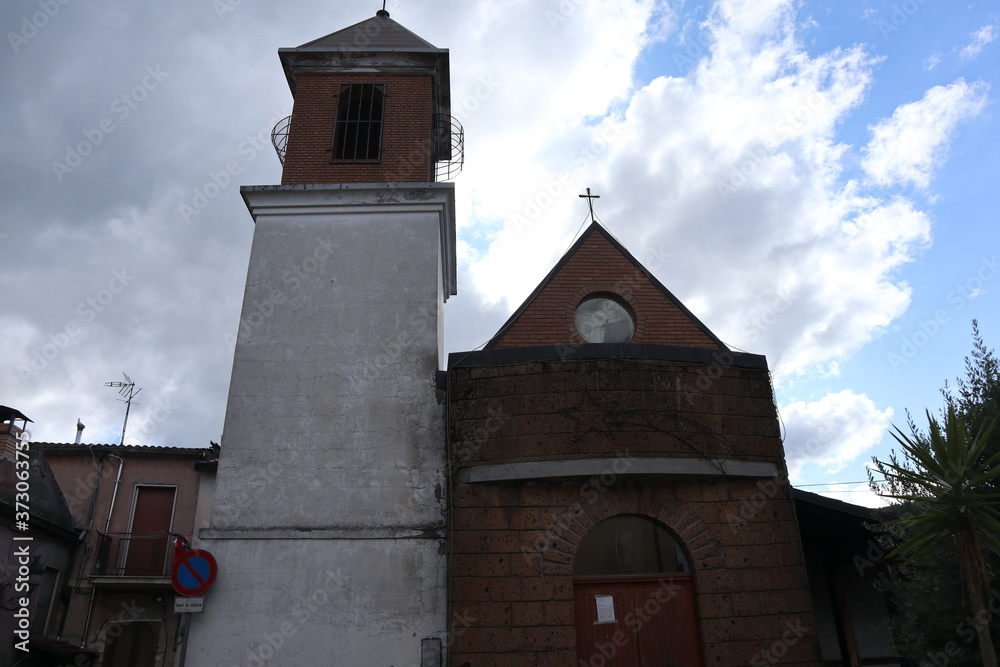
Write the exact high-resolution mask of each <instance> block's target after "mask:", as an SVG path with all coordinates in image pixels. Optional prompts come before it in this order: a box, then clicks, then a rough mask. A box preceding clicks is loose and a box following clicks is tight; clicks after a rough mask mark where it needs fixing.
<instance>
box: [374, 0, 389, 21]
mask: <svg viewBox="0 0 1000 667" xmlns="http://www.w3.org/2000/svg"><path fill="white" fill-rule="evenodd" d="M375 16H382V17H385V18H389V12H387V11H386V10H385V0H382V9H380V10H378V11H377V12H375Z"/></svg>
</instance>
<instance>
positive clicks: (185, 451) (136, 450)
mask: <svg viewBox="0 0 1000 667" xmlns="http://www.w3.org/2000/svg"><path fill="white" fill-rule="evenodd" d="M31 447H32V448H42V449H44V450H45V451H47V452H73V451H80V452H83V451H88V450H94V449H98V450H102V451H118V452H125V453H129V454H173V455H181V456H183V455H191V456H204V455H205V454H206V452H210V451H211V449H210V448H208V447H163V446H157V445H110V444H108V445H102V444H88V443H81V444H79V445H77V444H75V443H68V442H32V443H31Z"/></svg>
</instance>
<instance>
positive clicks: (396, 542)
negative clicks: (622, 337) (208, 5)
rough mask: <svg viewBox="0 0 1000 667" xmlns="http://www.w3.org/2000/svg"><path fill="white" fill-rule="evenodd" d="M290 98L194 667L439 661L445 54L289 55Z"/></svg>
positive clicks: (390, 34)
mask: <svg viewBox="0 0 1000 667" xmlns="http://www.w3.org/2000/svg"><path fill="white" fill-rule="evenodd" d="M278 54H279V57H280V59H281V64H282V67H283V68H284V72H285V75H286V78H287V80H288V84H289V87H290V89H291V92H292V95H293V97H294V105H293V111H292V115H291V116H290V117H289V118H286V119H284V120H283V121H281V122H279V123H278V125H277V126H276V127H275V130H274V132H273V134H272V138H273V140H274V144H275V148H276V149H277V151H278V156H279V158H280V159H281V162H282V165H283V172H282V178H281V184H280V185H264V186H244V187H242V188H241V194H242V196H243V199H244V201H245V202H246V205H247V208H248V209H249V211H250V215H251V216H252V218H253V220H254V224H255V228H254V239H253V246H252V250H251V256H250V262H249V268H248V272H247V283H246V291H245V294H244V300H243V311H242V315H241V318H240V324H239V334H238V336H237V342H236V351H235V355H234V361H233V372H232V380H231V383H230V389H229V401H228V406H227V410H226V419H225V430H224V432H223V436H222V448H221V456H220V461H219V474H218V486H217V489H216V494H215V499H214V504H213V510H212V518H211V525H210V526H209V527H208V528H205V529H202V531H201V532H200V535H199V537H200V538H201V547H202V548H204V549H208V550H209V551H211V552H212V553H213V554H214V555H215V557H216V560H217V562H218V564H219V576H218V579H217V581H216V583H215V584H214V586H213V588H212V589H211V590H210V591H208V593H207V594H206V600H205V611H204V613H203V614H200V615H197V617H195V618H192V623H191V635H190V646H189V649H188V652H189V655H190V657H191V664H196V665H230V664H240V665H244V664H251V665H255V664H262V665H263V664H266V665H288V666H293V665H295V666H298V665H320V664H322V665H327V664H330V665H333V664H336V665H361V664H365V665H397V666H401V665H412V664H418V665H421V666H422V667H423V666H425V665H426V666H430V665H434V666H435V667H436V666H438V665H440V664H441V660H442V651H443V643H444V638H445V633H446V630H447V623H446V613H447V595H446V590H447V577H446V569H445V568H446V560H445V559H446V556H445V550H444V536H445V535H444V527H445V521H444V513H445V500H446V499H445V490H446V488H447V483H446V474H445V465H446V454H445V442H446V439H445V415H444V408H443V406H442V405H441V404H440V398H441V397H440V396H438V392H439V390H437V389H436V388H435V386H434V381H435V376H436V373H437V371H438V369H439V368H440V367H441V361H442V354H443V352H442V340H441V333H440V332H441V325H442V309H443V304H444V301H445V300H446V299H447V298H448V296H449V295H452V294H455V291H456V285H455V194H454V186H453V185H452V184H451V183H447V182H444V181H446V180H447V179H448V178H450V177H451V176H453V175H454V174H455V173H456V172H457V169H458V168H460V167H461V162H462V134H461V128H460V126H458V124H457V123H455V122H454V121H453V120H452V119H451V117H450V91H449V63H448V51H447V50H446V49H439V48H437V47H435V46H433V45H431V44H430V43H429V42H427V41H425V40H424V39H422V38H420V37H418V36H417V35H415V34H413V33H412V32H410V31H409V30H407V29H406V28H404V27H403V26H401V25H400V24H399V23H397V22H395V21H394V20H392V19H391V18H390V17H389V15H388V12H385V11H384V10H383V11H380V12H378V14H377V15H376V16H375V17H373V18H370V19H368V20H365V21H362V22H361V23H358V24H356V25H353V26H350V27H348V28H345V29H343V30H339V31H337V32H334V33H332V34H330V35H327V36H326V37H322V38H320V39H317V40H315V41H312V42H309V43H306V44H303V45H302V46H299V47H296V48H284V49H279V51H278Z"/></svg>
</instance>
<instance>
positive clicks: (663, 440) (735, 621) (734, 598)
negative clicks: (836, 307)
mask: <svg viewBox="0 0 1000 667" xmlns="http://www.w3.org/2000/svg"><path fill="white" fill-rule="evenodd" d="M709 369H710V365H707V364H704V363H693V362H681V361H654V360H648V359H647V360H637V359H634V360H629V359H604V360H591V361H567V362H527V363H519V364H517V363H515V364H509V365H503V366H497V365H494V366H478V367H475V366H473V367H468V368H463V367H456V368H453V369H452V370H451V373H450V376H449V393H450V396H451V398H450V403H449V409H450V420H449V427H450V429H451V431H450V432H451V438H452V467H453V479H455V477H456V476H457V473H458V472H459V471H462V470H463V469H467V468H469V467H470V466H477V465H494V464H498V463H518V462H526V461H538V460H568V459H581V458H605V459H607V468H606V470H605V471H604V473H602V474H600V475H597V476H594V477H590V478H558V479H547V480H524V481H506V482H492V483H465V484H462V483H455V484H453V487H452V491H451V493H452V498H451V500H452V514H451V534H450V545H449V549H450V586H451V588H450V600H451V602H450V604H451V608H450V614H449V618H450V634H449V640H450V664H451V665H453V666H454V667H494V666H500V665H503V666H505V667H506V666H510V665H525V666H527V665H533V666H534V665H550V666H563V667H570V666H571V665H579V664H581V663H580V661H579V659H578V656H577V653H576V628H575V615H574V614H575V612H574V602H573V594H574V593H573V591H574V588H573V569H572V565H573V560H574V557H575V554H576V549H577V547H578V546H579V544H580V541H581V540H582V539H583V537H584V536H585V535H586V534H587V533H588V532H589V531H590V530H591V529H592V528H593V527H594V526H595V525H597V523H599V522H600V521H602V520H605V519H608V518H611V517H614V516H618V515H623V514H630V515H641V516H644V517H648V518H650V519H652V520H653V521H655V522H657V523H659V524H660V525H662V526H664V527H666V528H667V529H668V530H669V531H671V532H672V533H673V535H674V536H675V538H676V539H677V541H678V542H679V543H680V544H682V545H683V548H684V549H685V551H686V553H687V555H688V559H689V562H690V563H691V566H692V571H693V577H694V587H695V593H696V599H697V607H698V616H699V620H698V627H699V631H700V634H701V639H702V645H703V652H704V661H705V662H704V664H705V665H711V666H713V667H746V666H747V665H764V664H775V663H776V664H782V665H800V666H806V665H808V666H810V667H815V666H816V665H818V664H819V662H818V645H817V640H816V632H815V622H814V618H813V613H812V603H811V600H810V598H809V593H808V583H807V578H806V570H805V565H804V561H803V557H802V549H801V544H800V539H799V533H798V527H797V524H796V521H795V516H794V511H793V506H792V503H791V500H790V498H789V488H788V486H787V484H786V483H784V482H783V481H782V479H781V475H780V474H779V475H777V476H776V477H777V479H775V478H748V477H741V478H730V477H721V476H719V477H709V478H698V479H692V478H676V479H670V478H667V477H662V476H659V477H655V478H654V477H643V476H642V473H643V470H642V469H641V460H642V458H643V457H647V456H649V457H653V456H655V457H660V458H663V457H677V458H692V457H697V456H707V457H711V458H725V457H728V458H730V459H741V460H747V461H750V460H752V461H763V462H771V463H774V464H775V469H776V470H779V471H783V470H784V463H783V454H782V447H781V441H780V438H779V432H778V424H777V419H776V413H775V408H774V405H773V403H772V400H771V390H770V383H769V380H768V376H767V372H766V370H763V369H755V368H739V367H735V366H728V367H723V366H720V367H719V368H718V369H717V370H716V371H710V370H709ZM699 387H700V390H699ZM692 447H694V448H696V449H699V450H700V452H699V453H695V452H694V451H693V449H692ZM582 664H586V663H582Z"/></svg>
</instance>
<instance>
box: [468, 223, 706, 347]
mask: <svg viewBox="0 0 1000 667" xmlns="http://www.w3.org/2000/svg"><path fill="white" fill-rule="evenodd" d="M596 294H602V295H609V296H611V297H612V298H614V299H615V300H616V301H618V302H619V303H622V304H623V305H626V306H627V307H628V309H629V310H631V311H632V315H633V316H634V318H635V333H634V335H633V336H632V339H631V340H630V341H629V342H630V343H646V344H657V345H676V346H681V347H700V348H711V349H725V346H724V345H723V344H722V342H721V341H719V339H718V338H716V337H715V335H714V334H712V332H711V331H709V330H708V328H707V327H705V325H703V324H702V323H701V322H700V321H698V318H696V317H695V316H694V315H693V314H692V313H691V312H690V311H688V310H687V308H685V307H684V305H683V304H682V303H681V302H680V301H678V300H677V299H676V297H674V296H673V295H672V294H671V293H670V292H669V290H667V289H666V288H665V287H664V286H663V285H662V284H660V282H659V281H657V280H656V278H654V277H653V276H652V274H650V273H649V271H647V270H646V269H645V268H644V267H643V266H642V265H641V264H639V262H638V261H637V260H636V259H635V258H634V257H632V255H631V254H630V253H629V252H628V251H627V250H625V249H624V248H623V247H622V246H621V245H620V244H618V243H617V242H616V241H615V240H614V239H612V238H611V237H610V235H609V234H608V233H607V232H606V231H605V230H604V229H603V228H602V227H601V226H600V225H598V224H597V223H594V224H593V225H591V226H590V228H588V229H587V231H586V232H584V234H583V236H582V237H581V238H580V239H579V240H578V241H577V242H576V244H574V246H573V247H572V248H571V249H570V250H569V252H567V253H566V255H565V256H564V257H563V259H562V260H561V261H560V262H559V263H558V264H557V265H556V266H555V268H554V269H553V270H552V272H550V273H549V275H548V276H547V277H546V278H545V280H543V281H542V283H541V284H540V285H539V286H538V287H537V288H536V290H535V292H534V293H533V294H532V295H531V296H530V297H528V299H527V300H526V301H525V302H524V304H522V305H521V307H520V308H519V309H518V310H517V312H515V313H514V315H513V316H512V317H511V319H510V320H509V321H508V322H507V324H505V325H504V327H503V328H502V329H501V330H500V332H499V333H497V335H496V336H495V337H494V338H493V340H492V341H490V343H489V344H488V345H487V349H491V348H508V347H532V346H538V345H566V344H580V343H584V342H585V341H584V339H583V337H582V336H581V335H580V333H579V332H578V331H577V329H576V325H575V324H574V322H573V315H574V313H575V311H576V308H577V306H578V305H579V304H580V303H581V302H582V301H584V300H585V299H586V298H588V297H590V296H593V295H596Z"/></svg>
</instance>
